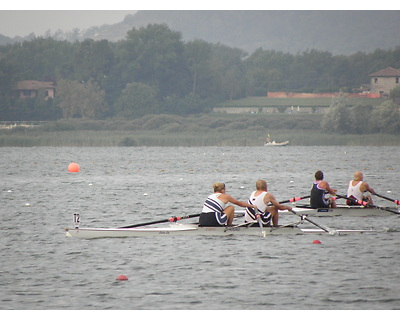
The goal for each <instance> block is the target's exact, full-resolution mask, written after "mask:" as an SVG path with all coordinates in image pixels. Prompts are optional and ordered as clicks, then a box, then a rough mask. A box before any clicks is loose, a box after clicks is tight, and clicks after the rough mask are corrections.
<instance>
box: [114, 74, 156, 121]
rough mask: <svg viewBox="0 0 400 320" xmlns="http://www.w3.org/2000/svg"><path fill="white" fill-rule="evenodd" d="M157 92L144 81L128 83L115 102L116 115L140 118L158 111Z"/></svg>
mask: <svg viewBox="0 0 400 320" xmlns="http://www.w3.org/2000/svg"><path fill="white" fill-rule="evenodd" d="M159 108H160V107H159V101H158V100H157V92H156V90H155V89H154V88H152V87H151V86H148V85H146V84H144V83H138V82H134V83H128V84H127V85H126V88H125V89H124V90H123V91H122V94H121V95H120V97H119V98H118V100H117V101H116V103H115V110H116V113H117V116H118V117H124V118H128V119H134V118H140V117H142V116H144V115H146V114H154V113H159Z"/></svg>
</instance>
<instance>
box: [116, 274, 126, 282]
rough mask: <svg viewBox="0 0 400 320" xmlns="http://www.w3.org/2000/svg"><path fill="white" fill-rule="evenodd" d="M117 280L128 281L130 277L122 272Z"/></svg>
mask: <svg viewBox="0 0 400 320" xmlns="http://www.w3.org/2000/svg"><path fill="white" fill-rule="evenodd" d="M116 280H119V281H127V280H128V277H127V276H126V275H123V274H121V275H119V276H118V277H117V279H116Z"/></svg>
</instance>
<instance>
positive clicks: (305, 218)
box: [290, 209, 337, 236]
mask: <svg viewBox="0 0 400 320" xmlns="http://www.w3.org/2000/svg"><path fill="white" fill-rule="evenodd" d="M290 211H291V212H292V213H294V214H295V215H297V216H299V217H300V218H301V219H302V220H307V221H308V222H310V223H312V224H313V225H314V226H317V227H318V228H320V229H322V230H324V231H325V232H326V233H328V234H330V235H332V236H333V235H335V234H336V233H337V231H336V230H333V229H328V228H327V227H323V226H320V225H319V224H317V223H315V222H314V221H312V220H310V219H308V218H307V215H303V214H300V213H297V212H296V211H294V210H293V209H292V210H290Z"/></svg>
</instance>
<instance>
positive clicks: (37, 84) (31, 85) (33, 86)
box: [17, 80, 55, 90]
mask: <svg viewBox="0 0 400 320" xmlns="http://www.w3.org/2000/svg"><path fill="white" fill-rule="evenodd" d="M49 88H55V86H54V85H53V82H43V81H36V80H24V81H19V82H18V83H17V90H38V89H49Z"/></svg>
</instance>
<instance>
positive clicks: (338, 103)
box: [321, 97, 351, 133]
mask: <svg viewBox="0 0 400 320" xmlns="http://www.w3.org/2000/svg"><path fill="white" fill-rule="evenodd" d="M321 128H322V130H324V131H326V132H333V133H348V132H349V131H351V122H350V107H349V106H348V104H347V99H346V98H345V97H337V98H334V99H332V103H331V105H330V106H329V110H328V112H327V113H326V114H325V115H324V117H323V119H322V123H321Z"/></svg>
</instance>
